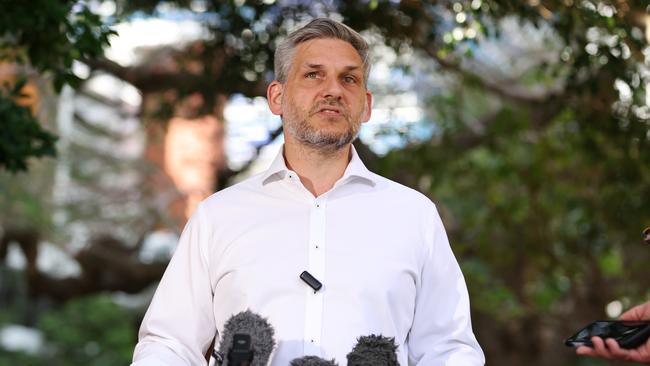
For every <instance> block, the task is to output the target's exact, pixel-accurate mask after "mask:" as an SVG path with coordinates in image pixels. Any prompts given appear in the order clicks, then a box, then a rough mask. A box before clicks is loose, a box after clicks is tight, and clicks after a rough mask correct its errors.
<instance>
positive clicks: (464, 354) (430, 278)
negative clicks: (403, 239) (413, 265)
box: [408, 206, 485, 366]
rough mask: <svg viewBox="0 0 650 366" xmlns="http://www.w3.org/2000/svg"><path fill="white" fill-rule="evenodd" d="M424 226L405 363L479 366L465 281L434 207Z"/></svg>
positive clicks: (480, 355)
mask: <svg viewBox="0 0 650 366" xmlns="http://www.w3.org/2000/svg"><path fill="white" fill-rule="evenodd" d="M425 217H428V224H427V225H426V228H427V229H426V230H427V233H426V235H427V240H428V247H427V249H428V256H427V258H426V260H425V262H424V264H423V267H422V272H421V281H420V283H419V286H418V289H417V295H416V303H415V314H414V318H413V324H412V326H411V331H410V333H409V336H408V344H409V361H410V362H409V363H410V364H414V365H418V366H461V365H462V366H479V365H484V364H485V356H484V355H483V351H482V350H481V347H480V346H479V344H478V341H477V340H476V337H475V336H474V333H473V332H472V323H471V318H470V308H469V295H468V293H467V286H466V285H465V279H464V278H463V274H462V272H461V270H460V267H459V266H458V262H457V261H456V258H455V257H454V254H453V253H452V251H451V247H450V245H449V240H448V239H447V234H446V232H445V229H444V227H443V224H442V221H441V219H440V216H439V215H438V212H437V211H436V209H435V206H434V207H433V209H432V210H431V212H430V213H429V214H428V215H425Z"/></svg>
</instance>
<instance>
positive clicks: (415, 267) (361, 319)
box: [133, 149, 485, 366]
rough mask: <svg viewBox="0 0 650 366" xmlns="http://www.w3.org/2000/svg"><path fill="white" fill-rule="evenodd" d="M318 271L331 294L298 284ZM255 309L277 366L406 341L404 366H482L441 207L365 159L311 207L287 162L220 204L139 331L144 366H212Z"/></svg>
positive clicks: (222, 197) (192, 230)
mask: <svg viewBox="0 0 650 366" xmlns="http://www.w3.org/2000/svg"><path fill="white" fill-rule="evenodd" d="M305 270H306V271H308V272H309V273H311V274H312V275H313V276H314V277H316V278H317V279H318V280H319V281H320V282H321V283H322V284H323V287H322V288H321V289H320V291H318V292H314V290H313V289H312V288H310V287H309V286H307V285H306V284H305V283H304V282H303V281H301V280H300V278H299V275H300V274H301V273H302V272H303V271H305ZM246 309H250V310H251V311H253V312H256V313H258V314H260V315H262V316H263V317H266V318H267V319H268V320H269V322H270V323H271V324H272V325H273V327H274V329H275V339H276V343H277V346H276V349H275V351H274V352H273V355H272V361H271V365H273V366H288V365H289V362H290V361H291V360H292V359H294V358H298V357H302V356H303V355H317V356H320V357H322V358H325V359H332V358H335V359H336V361H337V362H338V363H339V364H340V365H345V364H346V355H347V354H348V353H349V352H350V351H351V350H352V347H353V346H354V345H355V343H356V339H357V337H359V336H362V335H369V334H381V335H384V336H389V337H395V341H396V343H397V344H398V355H397V356H398V360H399V362H400V364H401V365H404V366H406V365H408V364H409V363H410V364H415V365H426V366H434V365H436V366H437V365H440V366H442V365H446V366H451V365H454V366H474V365H483V364H484V362H485V361H484V356H483V352H482V351H481V348H480V346H479V344H478V342H477V341H476V338H475V337H474V334H473V333H472V328H471V321H470V312H469V299H468V294H467V288H466V285H465V281H464V279H463V276H462V273H461V271H460V268H459V266H458V263H457V262H456V259H455V258H454V255H453V253H452V251H451V248H450V246H449V242H448V240H447V235H446V233H445V230H444V227H443V225H442V222H441V220H440V217H439V215H438V213H437V211H436V208H435V205H434V204H433V203H432V202H431V201H430V200H429V199H428V198H426V197H425V196H424V195H422V194H420V193H419V192H417V191H415V190H412V189H410V188H407V187H405V186H402V185H400V184H397V183H395V182H392V181H390V180H388V179H386V178H383V177H381V176H379V175H376V174H374V173H372V172H370V171H368V170H367V169H366V167H365V166H364V165H363V163H362V162H361V160H360V159H359V157H358V155H357V153H356V151H354V149H352V158H351V160H350V162H349V164H348V167H347V169H346V170H345V173H344V174H343V176H342V177H341V179H339V180H338V181H337V182H336V184H335V185H334V187H333V188H332V189H331V190H330V191H328V192H326V193H324V194H322V195H321V196H319V197H314V196H313V195H312V194H311V193H310V192H309V191H308V190H307V189H306V188H305V187H304V186H303V185H302V183H301V182H300V178H299V177H298V175H297V174H296V173H295V172H293V171H291V170H289V169H288V168H287V166H286V164H285V162H284V158H283V154H282V152H280V153H279V154H278V156H277V158H276V159H275V161H274V162H273V164H272V165H271V167H270V168H269V169H268V170H267V171H266V172H265V173H263V174H259V175H257V176H254V177H252V178H249V179H247V180H245V181H243V182H241V183H239V184H236V185H233V186H231V187H229V188H226V189H224V190H222V191H220V192H217V193H215V194H214V195H212V196H211V197H209V198H208V199H206V200H205V201H203V202H202V203H201V204H200V205H199V207H198V209H197V210H196V212H195V213H194V215H193V216H192V218H191V219H190V220H189V222H188V223H187V226H186V227H185V230H184V231H183V234H182V236H181V238H180V242H179V245H178V248H177V250H176V252H175V254H174V256H173V258H172V260H171V262H170V263H169V266H168V268H167V270H166V272H165V274H164V276H163V278H162V280H161V282H160V284H159V286H158V289H157V290H156V294H155V295H154V298H153V300H152V302H151V305H150V306H149V309H148V311H147V313H146V315H145V317H144V320H143V322H142V326H141V328H140V334H139V342H138V345H137V346H136V348H135V355H134V363H133V365H134V366H145V365H151V366H154V365H155V366H160V365H173V366H176V365H204V364H206V360H205V358H204V354H205V353H206V350H207V348H208V346H209V345H210V343H211V341H212V339H213V338H214V336H215V335H216V336H217V340H216V341H217V345H218V343H219V337H218V335H219V333H220V332H222V331H223V326H224V324H225V322H226V321H227V320H228V319H229V318H230V317H231V316H232V315H233V314H236V313H238V312H240V311H243V310H246Z"/></svg>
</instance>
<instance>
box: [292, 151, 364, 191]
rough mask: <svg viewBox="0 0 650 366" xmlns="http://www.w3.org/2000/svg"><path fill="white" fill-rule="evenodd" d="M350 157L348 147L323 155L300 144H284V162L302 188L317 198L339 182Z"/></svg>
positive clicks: (350, 152)
mask: <svg viewBox="0 0 650 366" xmlns="http://www.w3.org/2000/svg"><path fill="white" fill-rule="evenodd" d="M351 157H352V149H351V148H350V145H346V146H345V147H343V148H341V149H338V150H336V151H328V152H327V153H323V152H321V151H319V150H317V149H313V148H310V147H307V146H304V145H301V144H291V143H285V145H284V161H285V162H286V164H287V167H288V168H289V169H291V170H293V171H294V172H296V174H298V176H299V177H300V181H301V182H302V184H303V186H305V188H307V189H308V190H309V192H311V194H313V195H314V197H318V196H320V195H321V194H323V193H325V192H327V191H329V190H330V189H331V188H332V187H333V186H334V183H336V181H337V180H339V179H340V178H341V177H342V176H343V173H345V169H346V168H347V166H348V163H349V162H350V158H351Z"/></svg>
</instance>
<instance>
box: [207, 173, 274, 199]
mask: <svg viewBox="0 0 650 366" xmlns="http://www.w3.org/2000/svg"><path fill="white" fill-rule="evenodd" d="M262 176H263V173H259V174H255V175H253V176H250V177H248V178H246V179H244V180H242V181H240V182H237V183H235V184H233V185H231V186H228V187H226V188H223V189H221V190H219V191H217V192H215V193H213V194H211V195H210V196H208V197H207V198H205V199H204V200H203V201H202V202H201V205H202V206H203V207H206V208H211V207H214V206H215V205H218V206H223V205H224V204H228V203H234V204H238V203H239V204H240V203H242V201H243V200H245V199H246V198H247V197H250V196H251V194H253V193H256V192H257V193H259V192H260V191H261V189H262Z"/></svg>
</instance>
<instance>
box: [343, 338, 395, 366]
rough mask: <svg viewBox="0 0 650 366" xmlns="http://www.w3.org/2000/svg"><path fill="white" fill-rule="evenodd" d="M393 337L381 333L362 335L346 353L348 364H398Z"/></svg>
mask: <svg viewBox="0 0 650 366" xmlns="http://www.w3.org/2000/svg"><path fill="white" fill-rule="evenodd" d="M396 351H397V345H396V344H395V338H388V337H384V336H382V335H374V334H372V335H369V336H362V337H359V339H357V344H356V346H354V348H353V349H352V351H351V352H350V353H348V355H347V359H348V366H399V362H397V353H396Z"/></svg>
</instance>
